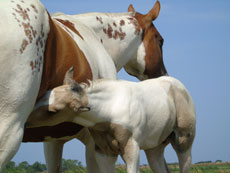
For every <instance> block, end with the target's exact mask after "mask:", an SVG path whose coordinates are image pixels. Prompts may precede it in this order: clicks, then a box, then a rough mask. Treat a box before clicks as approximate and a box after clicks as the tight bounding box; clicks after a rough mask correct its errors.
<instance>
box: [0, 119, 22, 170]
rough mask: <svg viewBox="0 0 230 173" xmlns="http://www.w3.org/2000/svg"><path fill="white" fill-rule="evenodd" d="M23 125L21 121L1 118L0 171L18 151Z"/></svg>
mask: <svg viewBox="0 0 230 173" xmlns="http://www.w3.org/2000/svg"><path fill="white" fill-rule="evenodd" d="M9 116H14V115H9ZM23 127H24V126H23V124H22V122H17V121H16V120H10V119H3V120H1V121H0V139H1V140H0V172H1V171H2V169H3V168H4V167H5V166H6V164H7V163H8V162H9V161H10V160H11V159H12V158H13V156H14V155H15V154H16V152H17V151H18V148H19V146H20V144H21V140H22V136H23Z"/></svg>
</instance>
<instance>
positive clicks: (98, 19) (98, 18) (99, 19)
mask: <svg viewBox="0 0 230 173" xmlns="http://www.w3.org/2000/svg"><path fill="white" fill-rule="evenodd" d="M96 20H97V21H98V22H100V23H101V24H103V21H102V17H101V16H100V17H98V16H96Z"/></svg>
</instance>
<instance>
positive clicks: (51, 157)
mask: <svg viewBox="0 0 230 173" xmlns="http://www.w3.org/2000/svg"><path fill="white" fill-rule="evenodd" d="M65 142H66V141H54V142H44V143H43V145H44V153H45V159H46V166H47V170H48V173H61V172H62V168H61V164H62V152H63V146H64V143H65Z"/></svg>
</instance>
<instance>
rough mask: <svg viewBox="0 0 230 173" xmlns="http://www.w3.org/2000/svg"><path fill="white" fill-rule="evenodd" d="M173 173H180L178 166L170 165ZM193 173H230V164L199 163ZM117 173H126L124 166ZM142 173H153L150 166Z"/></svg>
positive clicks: (192, 170)
mask: <svg viewBox="0 0 230 173" xmlns="http://www.w3.org/2000/svg"><path fill="white" fill-rule="evenodd" d="M168 166H169V169H170V171H171V172H172V173H179V172H180V171H179V166H178V164H168ZM190 172H191V173H223V172H224V173H230V162H222V163H199V164H194V165H192V167H191V171H190ZM116 173H126V171H125V168H124V166H119V167H117V169H116ZM140 173H152V171H151V169H150V168H149V166H141V168H140Z"/></svg>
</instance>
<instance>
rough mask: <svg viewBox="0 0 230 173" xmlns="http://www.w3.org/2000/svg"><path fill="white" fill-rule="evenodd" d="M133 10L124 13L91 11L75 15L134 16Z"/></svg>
mask: <svg viewBox="0 0 230 173" xmlns="http://www.w3.org/2000/svg"><path fill="white" fill-rule="evenodd" d="M134 15H135V12H124V13H100V12H91V13H83V14H76V15H74V16H76V17H88V16H108V17H122V16H134Z"/></svg>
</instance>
